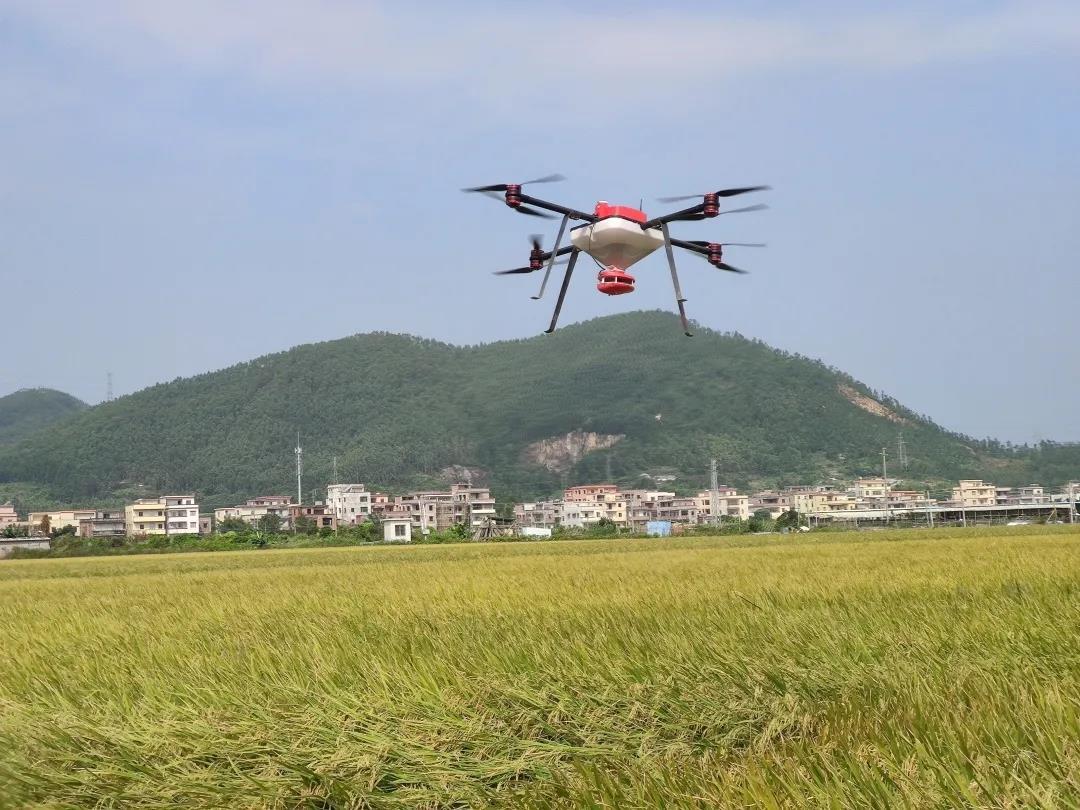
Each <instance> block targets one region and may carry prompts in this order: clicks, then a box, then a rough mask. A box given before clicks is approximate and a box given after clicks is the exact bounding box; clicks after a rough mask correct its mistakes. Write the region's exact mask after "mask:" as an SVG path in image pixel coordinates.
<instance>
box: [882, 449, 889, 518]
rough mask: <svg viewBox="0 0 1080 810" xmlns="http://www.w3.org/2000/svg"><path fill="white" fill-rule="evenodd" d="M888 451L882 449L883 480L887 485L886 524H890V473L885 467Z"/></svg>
mask: <svg viewBox="0 0 1080 810" xmlns="http://www.w3.org/2000/svg"><path fill="white" fill-rule="evenodd" d="M885 453H886V449H885V448H884V447H882V448H881V480H882V483H883V484H884V485H885V522H886V523H888V522H889V472H888V470H887V469H886V467H885Z"/></svg>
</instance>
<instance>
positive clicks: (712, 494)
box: [709, 458, 720, 523]
mask: <svg viewBox="0 0 1080 810" xmlns="http://www.w3.org/2000/svg"><path fill="white" fill-rule="evenodd" d="M719 497H720V479H719V477H718V476H717V474H716V459H715V458H714V459H712V460H711V461H710V462H709V517H710V518H712V521H713V523H716V522H717V511H718V509H717V507H718V504H717V500H718V499H719Z"/></svg>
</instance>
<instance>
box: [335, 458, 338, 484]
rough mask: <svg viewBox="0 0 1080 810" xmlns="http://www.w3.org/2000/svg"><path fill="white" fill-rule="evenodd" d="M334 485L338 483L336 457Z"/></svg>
mask: <svg viewBox="0 0 1080 810" xmlns="http://www.w3.org/2000/svg"><path fill="white" fill-rule="evenodd" d="M334 483H335V484H336V483H338V479H337V456H334Z"/></svg>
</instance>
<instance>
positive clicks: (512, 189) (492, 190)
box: [462, 174, 566, 219]
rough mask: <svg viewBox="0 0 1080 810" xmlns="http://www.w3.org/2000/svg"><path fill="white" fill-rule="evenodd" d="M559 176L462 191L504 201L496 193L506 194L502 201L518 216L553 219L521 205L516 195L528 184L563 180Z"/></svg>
mask: <svg viewBox="0 0 1080 810" xmlns="http://www.w3.org/2000/svg"><path fill="white" fill-rule="evenodd" d="M565 179H566V178H565V177H563V176H562V175H561V174H549V175H545V176H544V177H537V178H536V179H534V180H526V181H525V182H524V183H494V184H492V185H490V186H475V187H473V188H463V189H462V191H465V192H470V193H477V192H479V193H480V194H486V195H488V196H489V197H494V198H495V199H497V200H501V199H504V198H502V197H500V196H499V194H497V193H496V192H506V197H505V199H504V201H505V202H506V204H507V205H509V206H510V207H511V208H513V209H514V210H515V211H517V212H518V213H519V214H525V215H526V216H530V217H541V218H543V219H555V216H554V215H553V214H545V213H544V212H543V211H538V210H537V209H535V208H529V206H527V205H522V204H521V200H520V199H519V198H518V196H517V195H519V194H520V193H521V187H522V186H525V185H529V184H530V183H555V182H558V181H559V180H565Z"/></svg>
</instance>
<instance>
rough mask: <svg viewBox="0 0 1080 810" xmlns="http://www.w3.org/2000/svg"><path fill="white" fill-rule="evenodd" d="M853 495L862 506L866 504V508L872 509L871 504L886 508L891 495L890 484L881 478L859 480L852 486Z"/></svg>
mask: <svg viewBox="0 0 1080 810" xmlns="http://www.w3.org/2000/svg"><path fill="white" fill-rule="evenodd" d="M851 494H852V495H854V496H855V500H857V501H858V502H859V503H860V504H864V508H865V507H871V504H880V505H881V506H884V505H885V500H886V498H887V497H888V494H889V482H888V481H886V480H885V479H884V478H880V477H871V478H857V479H856V480H855V483H854V484H852V486H851ZM871 508H872V507H871Z"/></svg>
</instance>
